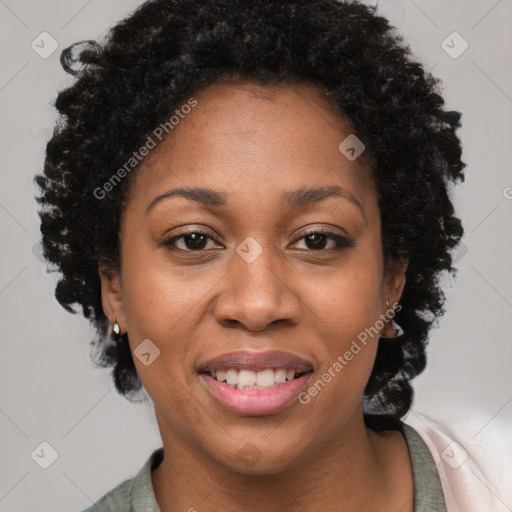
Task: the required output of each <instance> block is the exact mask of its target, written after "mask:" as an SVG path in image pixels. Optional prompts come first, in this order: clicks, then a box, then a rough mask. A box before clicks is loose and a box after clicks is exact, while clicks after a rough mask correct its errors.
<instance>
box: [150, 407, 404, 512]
mask: <svg viewBox="0 0 512 512" xmlns="http://www.w3.org/2000/svg"><path fill="white" fill-rule="evenodd" d="M359 412H360V414H358V415H356V416H354V418H353V420H352V421H350V422H349V423H348V424H346V425H345V426H344V428H343V429H342V430H340V431H339V432H338V434H337V435H336V436H335V437H334V438H333V439H330V440H328V441H326V442H325V443H323V444H322V446H320V447H315V450H314V452H312V453H309V454H303V457H302V459H301V460H300V461H299V462H298V463H297V464H296V465H294V466H293V467H292V468H289V469H286V470H284V471H280V472H277V473H274V474H265V475H247V474H242V473H239V472H235V471H232V470H230V469H229V468H227V467H226V466H224V465H222V464H219V462H218V461H216V460H214V459H213V458H212V457H211V456H209V455H208V454H207V453H205V451H204V450H202V449H201V447H198V446H197V445H192V443H186V442H184V440H183V439H182V438H180V437H179V436H178V435H176V433H175V432H171V431H169V430H165V429H162V428H160V431H161V433H162V440H163V445H164V460H163V461H162V463H161V464H160V465H159V466H158V468H157V469H155V470H154V471H153V473H152V480H153V487H154V490H155V495H156V498H157V501H158V503H159V505H160V508H161V510H162V512H177V511H183V510H187V511H188V510H190V511H194V510H196V511H198V512H202V511H206V510H223V511H225V512H235V511H236V512H238V511H240V510H244V511H247V512H252V511H260V510H266V511H269V512H282V510H296V509H297V510H298V509H300V510H307V511H308V512H320V511H322V512H324V511H325V510H336V511H339V512H345V511H346V512H349V511H353V510H358V512H366V511H368V512H370V511H372V512H374V511H375V510H379V511H382V512H384V511H387V510H390V511H391V510H393V511H396V510H401V512H409V511H412V496H413V493H414V485H413V478H412V469H411V467H410V460H409V454H408V450H407V445H406V443H405V440H404V438H403V436H402V435H401V433H399V432H391V431H387V432H384V433H377V432H374V431H373V430H370V429H367V428H366V427H365V426H364V422H363V415H362V410H361V411H359ZM157 417H158V415H157ZM159 425H160V427H162V426H163V425H162V422H161V421H160V420H159Z"/></svg>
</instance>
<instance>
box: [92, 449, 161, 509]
mask: <svg viewBox="0 0 512 512" xmlns="http://www.w3.org/2000/svg"><path fill="white" fill-rule="evenodd" d="M162 460H163V448H158V449H156V450H154V451H153V453H152V454H151V455H150V456H149V457H148V459H147V460H146V462H145V463H144V465H143V466H142V468H141V469H140V471H139V472H138V473H137V475H136V476H135V477H134V478H129V479H127V480H124V481H123V482H121V483H120V484H118V485H117V486H116V487H114V488H113V489H112V490H111V491H109V492H107V493H106V494H104V495H103V496H102V497H101V498H99V499H98V500H97V501H96V502H95V503H93V504H92V505H91V506H89V507H88V508H87V509H85V510H83V511H82V512H98V511H100V510H101V512H160V508H159V507H158V503H157V501H156V497H155V493H154V489H153V484H152V480H151V472H152V471H153V469H155V468H156V467H157V466H158V464H160V462H161V461H162Z"/></svg>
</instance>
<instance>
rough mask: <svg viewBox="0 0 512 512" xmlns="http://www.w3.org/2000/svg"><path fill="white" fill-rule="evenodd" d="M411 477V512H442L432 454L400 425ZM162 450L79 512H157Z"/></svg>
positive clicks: (157, 451) (443, 500) (423, 443)
mask: <svg viewBox="0 0 512 512" xmlns="http://www.w3.org/2000/svg"><path fill="white" fill-rule="evenodd" d="M399 429H400V430H401V431H402V432H403V434H404V436H405V439H406V441H407V445H408V447H409V453H410V457H411V464H412V470H413V474H414V512H446V503H445V499H444V494H443V489H442V487H441V482H440V480H439V475H438V472H437V468H436V465H435V462H434V459H433V458H432V454H431V453H430V450H429V449H428V447H427V445H426V444H425V442H424V441H423V439H422V438H421V436H420V435H419V434H418V433H417V432H416V431H415V430H414V429H413V428H412V427H411V426H409V425H407V424H405V423H403V422H400V424H399ZM163 455H164V449H163V448H158V449H156V450H155V451H154V452H153V453H152V454H151V455H150V456H149V458H148V459H147V460H146V462H145V464H144V466H142V468H141V470H140V471H139V472H138V474H137V476H135V478H131V479H128V480H125V481H124V482H121V483H120V484H119V485H117V486H116V487H114V488H113V489H112V490H111V491H109V492H108V493H107V494H105V495H104V496H102V497H101V498H100V499H99V500H98V501H96V502H95V503H94V504H93V505H91V506H90V507H88V508H87V509H85V510H84V511H83V512H161V510H160V507H159V506H158V503H157V501H156V498H155V493H154V491H153V484H152V482H151V472H152V470H154V469H155V468H156V467H157V466H158V465H159V464H160V462H162V460H163Z"/></svg>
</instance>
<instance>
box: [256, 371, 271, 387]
mask: <svg viewBox="0 0 512 512" xmlns="http://www.w3.org/2000/svg"><path fill="white" fill-rule="evenodd" d="M274 380H275V373H274V370H272V369H271V368H269V369H268V370H263V371H261V372H258V374H257V375H256V384H257V385H258V386H261V387H263V388H269V387H270V386H273V385H274Z"/></svg>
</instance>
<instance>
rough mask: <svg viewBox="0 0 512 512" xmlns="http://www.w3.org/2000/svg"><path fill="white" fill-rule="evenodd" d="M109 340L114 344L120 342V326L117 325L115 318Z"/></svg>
mask: <svg viewBox="0 0 512 512" xmlns="http://www.w3.org/2000/svg"><path fill="white" fill-rule="evenodd" d="M110 339H111V340H112V341H115V342H116V343H117V342H119V341H120V340H121V326H120V325H119V324H118V323H117V320H116V317H114V322H113V323H112V329H111V331H110Z"/></svg>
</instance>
